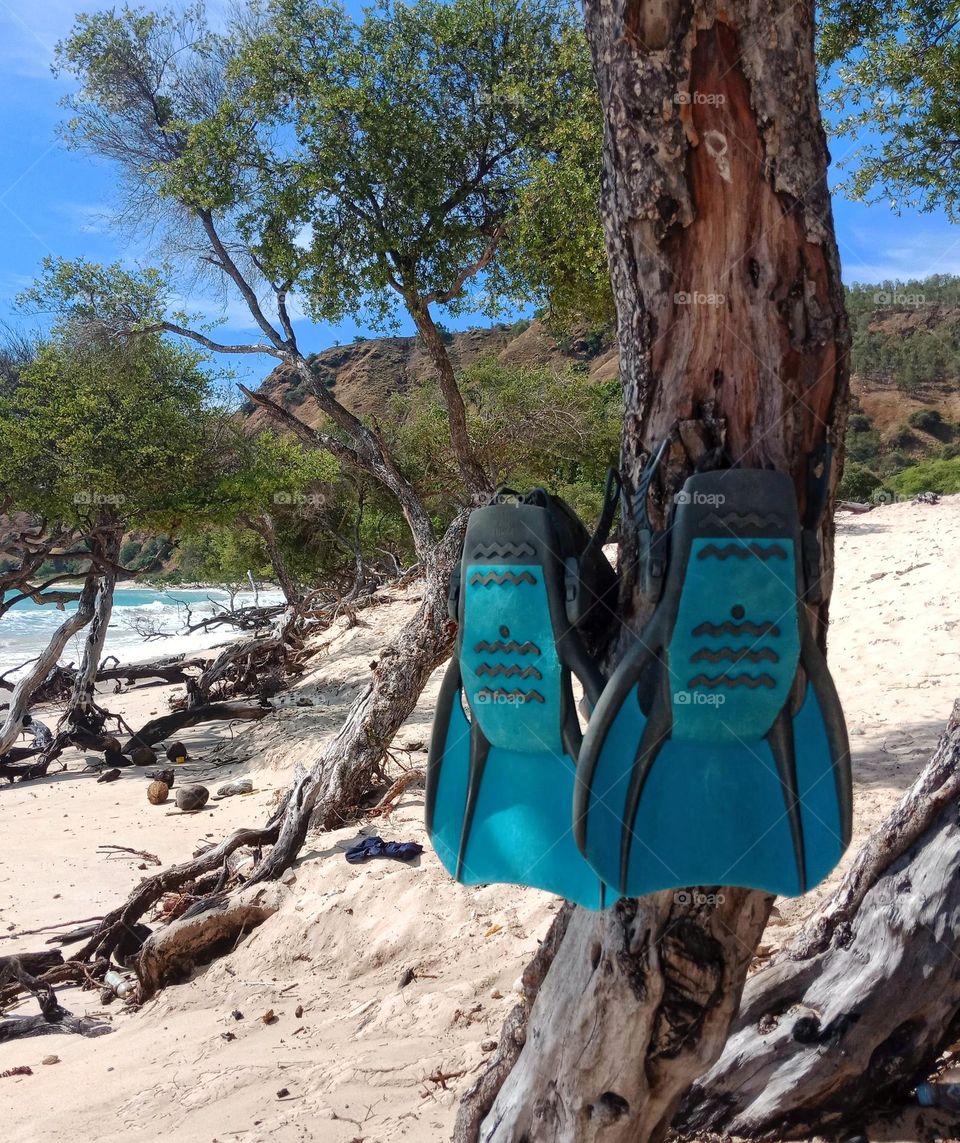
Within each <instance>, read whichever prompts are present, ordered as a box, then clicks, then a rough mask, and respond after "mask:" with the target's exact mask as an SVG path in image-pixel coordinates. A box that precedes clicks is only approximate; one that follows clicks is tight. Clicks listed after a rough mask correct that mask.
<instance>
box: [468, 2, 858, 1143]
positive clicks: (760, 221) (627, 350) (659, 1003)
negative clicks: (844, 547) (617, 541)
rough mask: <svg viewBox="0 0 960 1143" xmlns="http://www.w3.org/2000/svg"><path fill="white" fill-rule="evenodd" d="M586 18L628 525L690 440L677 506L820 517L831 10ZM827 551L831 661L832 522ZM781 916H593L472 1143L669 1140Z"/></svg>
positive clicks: (837, 377) (803, 6) (828, 392)
mask: <svg viewBox="0 0 960 1143" xmlns="http://www.w3.org/2000/svg"><path fill="white" fill-rule="evenodd" d="M585 11H586V19H587V33H588V37H589V40H590V45H591V50H592V52H593V58H594V68H595V72H596V76H597V81H598V85H599V89H600V96H601V102H602V105H603V108H604V116H605V123H604V167H605V177H604V184H603V190H602V194H601V210H602V214H603V221H604V228H605V233H606V239H607V250H608V256H609V262H610V271H611V279H612V283H613V290H614V297H615V301H616V306H617V321H618V336H619V342H620V367H621V380H622V384H623V388H624V399H625V412H624V425H623V435H622V450H621V466H622V470H623V476H624V488H625V494H626V499H627V503H628V505H633V504H634V503H635V496H636V488H637V484H638V479H639V475H640V472H641V469H642V467H643V463H644V461H645V459H646V457H647V456H648V455H649V452H650V450H651V448H652V447H653V446H655V445H656V444H657V443H658V442H659V441H660V440H662V439H663V438H664V437H665V436H667V435H668V433H670V432H671V431H674V432H675V433H676V436H675V443H674V445H673V446H672V449H671V452H670V455H669V457H668V462H667V464H666V465H665V466H664V470H663V473H662V478H661V480H660V481H659V483H658V484H655V486H654V491H655V493H657V494H658V495H659V497H660V500H659V502H660V503H664V502H665V501H666V499H667V497H668V496H669V495H670V494H671V493H672V492H674V491H676V489H677V487H678V486H679V482H680V481H682V480H683V479H684V478H685V477H686V476H687V475H688V474H689V472H690V471H691V470H692V468H693V466H694V465H695V464H696V463H698V462H707V463H710V462H720V463H721V464H741V465H746V466H756V467H768V468H773V469H778V470H781V471H785V472H787V473H789V474H790V475H791V476H792V477H793V480H794V485H795V487H796V491H797V496H798V501H799V504H800V508H801V512H802V511H803V509H804V508H805V502H806V474H807V463H808V456H809V454H810V452H811V451H812V450H813V448H814V447H815V446H818V445H820V444H822V443H824V441H829V442H830V443H831V444H832V445H833V446H834V449H835V455H838V456H839V455H840V453H841V451H842V438H843V429H844V423H845V417H846V409H847V403H848V362H847V350H848V340H849V339H848V329H847V323H846V317H845V313H844V309H843V293H842V287H841V282H840V271H839V260H838V257H837V250H836V246H835V243H834V239H833V224H832V218H831V213H830V202H829V196H828V192H827V185H826V165H827V153H826V146H825V137H824V133H823V129H822V126H821V123H820V117H819V111H818V106H817V96H816V82H815V79H816V72H815V65H814V55H813V5H812V3H809V2H804V3H800V4H798V5H794V6H792V7H791V8H790V9H789V11H787V10H785V9H784V8H783V6H782V5H779V4H776V3H774V2H773V0H750V2H749V3H748V2H747V0H731V2H729V3H727V4H725V5H724V6H723V7H722V8H721V7H719V6H717V5H714V4H713V3H712V2H709V0H647V2H641V0H586V4H585ZM838 478H839V465H838V466H835V469H834V471H833V473H832V481H833V486H834V487H835V483H836V481H837V479H838ZM822 533H823V534H822V543H823V553H824V565H823V566H824V569H825V571H826V574H825V576H824V579H823V583H822V587H823V602H822V603H820V604H819V605H818V606H817V607H816V608H815V609H812V610H811V620H812V621H813V623H814V625H815V629H816V630H817V632H818V635H819V640H820V643H821V645H822V644H823V642H824V636H825V631H826V619H827V604H828V601H829V595H830V587H831V575H830V571H831V569H832V533H833V528H832V519H830V518H828V520H827V521H826V522H825V523H824V525H823V529H822ZM637 553H638V543H637V533H636V520H635V515H634V513H633V512H630V511H628V512H626V513H625V518H624V527H623V540H622V543H621V552H620V566H621V568H624V569H625V575H624V582H623V591H622V594H621V605H622V608H621V615H622V619H623V627H622V630H621V633H620V639H619V649H618V654H622V653H623V650H624V649H625V648H626V646H627V645H628V644H629V642H630V640H631V639H632V638H633V637H634V636H633V633H635V632H636V631H638V630H639V629H640V628H641V627H642V625H643V622H644V621H645V620H646V618H647V617H648V614H649V607H648V605H646V604H645V603H644V602H643V600H642V597H641V596H640V593H639V592H638V590H637V586H638V585H637V581H636V557H637ZM615 657H617V656H616V655H615ZM771 902H772V898H771V897H769V896H768V895H766V894H761V893H757V892H750V891H746V890H741V889H730V888H720V889H718V888H717V887H704V888H703V890H702V891H701V893H700V894H697V893H690V894H683V893H678V894H674V893H672V892H669V893H659V894H654V895H651V896H649V897H645V898H642V899H640V900H639V901H629V902H627V901H622V902H620V903H618V904H617V905H616V907H615V908H613V909H610V910H608V911H607V912H605V913H603V914H600V915H595V914H590V913H587V912H585V911H583V910H579V909H578V910H576V911H574V913H573V915H572V917H571V918H570V921H569V925H568V927H567V930H566V933H565V934H564V936H563V938H562V940H561V942H560V945H559V947H558V949H557V951H556V955H555V957H554V958H553V961H552V964H551V965H550V967H549V969H548V971H547V973H546V975H545V977H544V979H543V983H542V985H541V986H540V987H539V990H538V991H537V993H536V995H535V996H533V997H530V998H529V1000H530V1006H529V1015H528V1018H527V1023H526V1029H525V1033H524V1030H523V1029H522V1028H519V1027H517V1026H516V1025H514V1026H512V1027H511V1029H510V1034H511V1037H512V1039H513V1040H514V1041H515V1042H517V1041H520V1042H522V1044H523V1046H522V1049H521V1050H520V1051H519V1053H518V1056H517V1059H516V1062H515V1064H514V1065H513V1066H512V1068H511V1069H510V1070H509V1073H508V1074H507V1076H506V1078H503V1076H502V1075H497V1076H496V1077H495V1080H494V1083H493V1084H486V1086H485V1088H484V1098H483V1102H484V1103H485V1104H487V1105H488V1106H489V1111H488V1112H487V1114H486V1115H485V1116H484V1117H483V1118H482V1121H480V1117H478V1116H477V1115H475V1114H474V1109H473V1107H472V1106H471V1105H472V1104H473V1103H475V1102H476V1097H475V1094H474V1093H475V1092H476V1091H477V1090H478V1088H474V1089H472V1091H471V1093H469V1094H468V1096H467V1099H466V1101H465V1104H464V1107H463V1109H462V1110H461V1123H462V1125H463V1130H462V1132H461V1133H460V1134H458V1136H457V1139H458V1143H474V1141H476V1140H483V1141H484V1143H507V1141H512V1143H521V1141H522V1143H540V1141H543V1143H591V1141H594V1140H595V1141H597V1143H601V1141H602V1143H645V1141H647V1140H660V1139H662V1138H664V1136H665V1135H666V1132H667V1130H668V1129H669V1125H670V1121H671V1119H672V1117H673V1114H674V1111H675V1109H676V1107H677V1104H678V1103H679V1100H680V1098H681V1097H682V1095H683V1093H684V1091H685V1090H686V1089H687V1087H688V1086H689V1084H690V1083H691V1081H692V1080H693V1079H694V1078H695V1077H696V1076H697V1075H700V1074H702V1073H703V1072H704V1071H705V1070H706V1069H707V1068H708V1067H709V1066H710V1065H711V1064H712V1063H713V1062H714V1061H715V1060H716V1058H717V1057H718V1056H719V1054H720V1052H721V1049H722V1047H723V1044H724V1041H725V1039H726V1036H727V1032H728V1029H729V1025H730V1021H731V1019H732V1018H733V1016H734V1014H735V1012H736V1010H737V1006H738V1004H739V1000H740V994H741V991H742V989H743V986H744V981H745V978H746V971H747V966H748V964H749V963H750V960H751V957H752V953H753V949H754V947H755V945H756V943H757V941H758V940H759V937H760V934H761V932H762V931H763V927H764V924H765V922H766V918H767V915H768V912H769V909H770V905H771ZM501 1070H502V1069H501ZM486 1078H487V1077H484V1078H483V1080H481V1085H483V1084H484V1083H485V1080H486ZM501 1083H502V1086H500V1087H499V1092H498V1093H497V1094H496V1095H495V1097H492V1096H491V1092H490V1090H489V1089H490V1087H491V1086H494V1087H495V1086H498V1085H499V1084H501ZM479 1086H480V1085H478V1087H479Z"/></svg>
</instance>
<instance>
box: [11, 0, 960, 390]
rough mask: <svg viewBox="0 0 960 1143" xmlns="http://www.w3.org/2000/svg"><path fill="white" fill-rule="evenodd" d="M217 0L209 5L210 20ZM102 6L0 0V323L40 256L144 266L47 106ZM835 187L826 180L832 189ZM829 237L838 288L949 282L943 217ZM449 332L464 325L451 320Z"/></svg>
mask: <svg viewBox="0 0 960 1143" xmlns="http://www.w3.org/2000/svg"><path fill="white" fill-rule="evenodd" d="M227 3H228V0H213V2H212V3H210V4H209V8H210V10H211V12H212V13H213V14H214V16H216V15H217V13H218V12H222V11H224V10H225V9H226V7H227ZM105 6H107V5H106V4H103V5H101V4H97V3H95V2H94V3H89V4H87V3H83V2H82V0H0V124H2V127H0V139H2V145H0V235H2V237H0V320H3V321H9V322H12V323H13V324H18V325H20V326H24V325H28V324H29V321H28V320H27V319H25V318H24V317H22V316H17V315H15V314H14V313H13V301H14V297H15V295H16V294H17V292H18V291H20V290H22V289H23V288H24V287H25V286H27V285H28V284H29V283H30V282H31V281H32V279H33V277H34V276H35V274H36V273H37V270H38V267H39V264H40V261H41V259H42V258H43V257H44V256H45V255H47V254H56V255H60V256H63V257H67V258H73V257H79V256H84V257H86V258H90V259H94V260H97V261H114V260H117V259H123V260H127V261H136V260H138V259H141V260H143V261H148V260H149V258H148V251H147V249H146V247H144V248H143V249H142V250H137V249H135V248H131V247H130V245H129V243H128V242H127V241H126V240H125V239H122V238H120V237H118V236H117V235H116V234H115V233H113V232H112V231H111V228H110V214H111V207H112V204H113V201H114V184H115V176H114V172H113V171H112V169H111V168H110V167H109V166H107V165H105V164H101V163H98V162H96V161H95V160H93V159H91V158H90V157H89V156H85V155H81V154H77V153H75V152H70V151H67V150H66V149H65V148H64V147H63V145H62V144H61V143H60V142H59V141H58V140H57V138H56V134H55V128H56V125H57V123H58V121H59V120H60V118H61V116H62V114H63V112H62V110H61V108H60V107H59V106H58V100H59V99H60V98H61V97H62V95H63V94H64V92H65V90H66V87H65V83H64V81H62V80H56V79H54V78H53V76H52V75H51V74H50V62H51V59H52V56H53V46H54V44H55V43H56V41H57V40H58V39H59V38H60V37H61V36H63V35H65V34H66V33H67V32H68V31H69V28H70V26H71V23H72V20H73V17H74V16H75V15H76V14H77V13H78V12H80V11H84V10H95V9H96V8H97V7H105ZM852 147H853V144H852V143H851V142H850V141H849V140H843V139H834V140H832V142H831V151H832V153H833V156H834V159H835V160H839V159H842V158H843V157H844V155H845V154H847V153H848V152H850V151H851V149H852ZM838 178H839V174H838V173H836V172H835V176H834V181H835V182H836V181H837V179H838ZM834 213H835V219H836V226H837V238H838V241H839V244H840V254H841V259H842V262H843V272H844V278H845V280H846V281H848V282H854V281H877V280H879V279H882V278H914V277H924V276H926V275H927V274H932V273H954V274H960V226H952V225H950V223H949V222H948V221H947V219H946V218H945V217H943V216H940V215H937V214H923V215H921V214H917V213H913V212H904V213H903V214H902V215H900V216H897V215H896V214H894V213H893V212H892V211H891V210H890V209H889V208H887V207H886V206H885V205H883V204H878V205H874V206H870V207H867V206H864V205H862V204H858V203H852V202H848V201H847V200H846V199H844V197H843V196H842V194H837V195H835V197H834ZM185 308H188V309H191V310H202V311H203V312H204V313H205V315H206V316H207V317H208V318H209V319H210V320H217V319H219V318H220V317H221V316H222V319H223V324H222V326H221V327H220V328H219V329H218V331H217V336H218V337H220V338H221V339H222V340H230V341H232V340H238V341H244V340H248V339H250V338H251V336H252V333H253V330H252V324H253V323H252V321H251V320H250V318H249V315H248V314H247V312H246V310H245V308H244V307H243V305H242V303H240V302H239V300H235V301H230V302H228V303H227V306H226V308H225V309H223V308H222V307H221V305H220V304H219V303H218V302H216V301H214V300H212V299H206V298H202V297H196V296H192V297H190V298H189V299H188V300H187V304H186V307H185ZM449 324H451V325H454V326H462V325H464V324H469V323H467V322H464V321H460V322H450V323H449ZM299 329H300V336H301V344H302V345H303V346H304V348H307V349H309V350H317V349H322V348H324V347H326V346H328V345H332V344H333V343H334V341H335V340H337V339H339V340H340V341H350V340H352V339H353V337H354V335H355V334H356V333H357V332H364V333H367V332H369V331H367V330H360V329H359V328H358V327H357V326H355V325H352V324H345V325H342V326H340V327H338V328H332V327H329V326H328V327H323V326H314V327H305V326H304V324H303V323H300V326H299ZM224 364H225V365H229V366H230V367H232V368H234V369H235V370H236V372H237V373H238V375H240V376H241V377H244V378H246V379H248V380H257V379H259V378H260V377H262V376H264V375H265V374H266V373H267V372H268V371H269V369H270V367H271V364H272V363H271V360H270V359H268V358H248V357H244V358H231V359H230V360H229V361H224Z"/></svg>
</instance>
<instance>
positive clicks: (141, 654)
mask: <svg viewBox="0 0 960 1143" xmlns="http://www.w3.org/2000/svg"><path fill="white" fill-rule="evenodd" d="M58 586H62V585H58ZM279 598H280V595H279V593H278V592H276V591H261V592H260V593H259V602H260V603H261V604H270V603H274V602H277V600H279ZM236 602H237V603H238V604H245V603H252V602H253V594H252V593H251V592H249V591H246V592H242V593H240V594H238V595H237V596H236ZM228 603H229V596H228V594H227V592H225V591H223V590H220V589H217V588H201V589H197V588H191V589H185V588H170V589H168V590H165V591H161V590H157V589H154V588H148V587H119V588H117V591H116V594H115V596H114V604H113V614H112V616H111V618H110V627H109V629H108V632H107V642H106V647H105V650H104V654H106V655H116V656H117V658H118V659H119V660H120V661H121V662H122V663H131V662H142V661H144V660H145V659H153V658H158V657H160V656H164V655H174V654H179V653H180V652H181V651H193V650H199V649H200V648H203V647H211V646H215V645H217V644H221V643H226V642H229V641H230V640H231V639H233V638H235V637H236V631H235V629H234V628H232V627H219V628H216V629H214V630H213V631H211V632H202V631H201V632H196V633H194V634H192V635H185V634H184V633H183V629H184V627H185V626H186V624H187V621H188V617H187V609H188V608H189V610H190V613H191V617H192V620H193V622H196V621H197V620H198V619H202V618H204V617H206V616H209V615H212V614H213V613H214V612H215V611H217V610H220V609H223V608H224V607H225V606H226V605H227V604H228ZM76 609H77V605H76V604H75V603H68V604H67V605H66V607H65V610H64V611H59V610H58V609H57V608H56V607H51V606H40V605H38V604H36V603H33V602H32V601H31V600H23V601H21V602H20V603H17V604H14V606H13V607H12V608H11V609H10V610H9V611H8V612H7V613H6V614H5V615H3V616H2V617H0V674H3V673H4V672H6V671H9V670H10V668H11V667H17V666H19V665H21V664H23V663H25V662H26V661H27V660H28V659H31V658H33V657H34V656H35V655H38V654H39V653H40V651H41V650H43V648H44V647H45V646H46V645H47V643H48V642H49V640H50V636H51V635H52V634H53V632H54V631H55V630H56V629H57V627H59V625H60V624H61V623H62V622H63V621H64V619H65V618H66V615H67V613H69V612H71V611H76ZM147 633H156V634H157V635H158V636H162V637H157V638H147ZM82 653H83V632H81V633H80V634H78V635H76V636H74V637H73V638H72V639H71V640H70V641H69V642H68V643H67V646H66V647H65V648H64V652H63V655H62V656H61V658H60V661H61V663H69V662H71V661H73V662H74V663H79V662H80V657H81V655H82ZM17 674H19V672H17V673H15V674H13V675H10V676H8V677H9V678H11V679H15V678H16V677H17Z"/></svg>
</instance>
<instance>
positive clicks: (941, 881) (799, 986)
mask: <svg viewBox="0 0 960 1143" xmlns="http://www.w3.org/2000/svg"><path fill="white" fill-rule="evenodd" d="M958 797H960V701H958V702H956V703H955V704H954V708H953V713H952V716H951V718H950V721H949V723H948V724H947V729H946V731H945V732H944V734H943V737H942V738H941V740H940V743H939V745H938V746H937V750H936V752H935V753H934V755H933V757H932V758H931V760H930V762H929V763H928V764H927V766H926V768H925V769H924V771H923V773H922V774H921V775H920V777H919V778H918V779H917V781H916V782H915V783H914V784H913V786H912V787H911V788H910V789H909V790H908V791H907V792H906V794H905V795H904V796H903V798H902V799H901V801H900V803H899V805H898V806H897V807H896V808H895V809H894V810H893V812H892V813H891V814H890V816H889V817H888V818H887V820H886V822H885V823H884V825H883V827H882V828H881V829H880V830H878V831H877V833H876V834H874V836H873V837H871V838H870V839H869V841H867V843H866V844H865V845H864V847H863V849H862V850H861V852H860V853H859V854H858V856H857V860H856V861H855V862H854V865H853V866H852V867H851V869H850V871H849V872H848V873H847V875H846V877H845V878H844V880H843V882H842V883H841V885H840V887H839V888H838V889H837V891H836V892H835V893H834V894H833V896H832V897H831V898H830V900H829V901H827V902H826V903H825V905H823V906H822V907H821V908H820V909H819V910H818V912H817V914H816V915H815V916H814V917H813V918H812V919H811V921H810V922H808V924H807V925H806V926H805V927H804V928H803V929H802V930H801V931H800V932H799V933H798V934H797V937H796V938H795V939H794V940H793V941H791V943H790V945H789V947H788V948H786V949H785V950H784V951H783V952H782V953H781V954H780V955H779V957H778V958H777V960H776V961H775V962H773V963H771V964H770V965H769V966H768V967H767V968H765V969H763V970H761V971H760V972H758V973H757V974H756V975H755V976H753V977H752V978H751V980H750V983H749V984H748V985H747V987H746V989H745V990H744V994H743V1006H742V1008H741V1011H740V1014H739V1016H738V1018H737V1021H736V1025H735V1027H734V1029H733V1032H732V1034H731V1037H730V1039H729V1041H728V1043H727V1046H726V1048H725V1049H724V1052H723V1055H722V1056H721V1057H720V1059H719V1061H718V1062H717V1063H716V1065H715V1066H714V1067H713V1068H712V1069H711V1070H710V1071H709V1072H708V1073H707V1075H705V1076H704V1077H703V1078H702V1079H701V1080H700V1081H699V1082H698V1083H697V1084H696V1085H695V1086H694V1087H693V1089H692V1090H691V1091H690V1093H689V1095H688V1096H687V1097H686V1098H685V1099H684V1102H683V1106H682V1108H681V1113H680V1116H679V1119H678V1123H677V1126H678V1127H679V1128H680V1129H681V1130H682V1131H685V1132H687V1131H689V1132H694V1131H702V1130H710V1131H717V1132H723V1133H730V1134H733V1135H737V1136H741V1135H743V1136H749V1137H751V1138H762V1139H801V1138H803V1139H805V1138H808V1137H809V1136H810V1135H814V1134H820V1133H827V1134H829V1135H831V1136H833V1135H834V1134H835V1133H836V1131H837V1129H838V1128H839V1127H840V1126H841V1125H847V1126H848V1129H856V1128H859V1127H860V1126H861V1124H862V1123H863V1120H864V1119H865V1118H866V1116H867V1114H868V1113H869V1111H870V1110H871V1109H872V1108H876V1106H877V1105H878V1103H881V1102H883V1101H884V1100H888V1099H892V1098H895V1097H903V1096H905V1095H906V1094H907V1092H908V1091H909V1090H910V1089H911V1088H912V1087H913V1086H914V1085H915V1083H916V1082H917V1081H918V1080H920V1079H923V1078H926V1076H927V1075H929V1074H930V1072H931V1071H932V1070H933V1067H934V1063H935V1061H936V1059H937V1057H938V1056H939V1054H940V1053H941V1052H942V1051H943V1050H944V1049H945V1048H947V1047H949V1046H950V1045H951V1044H953V1043H954V1042H955V1040H956V1039H957V1035H958V1033H960V974H958V972H957V956H956V951H955V950H956V948H957V946H958V944H960V827H958V823H957V799H958Z"/></svg>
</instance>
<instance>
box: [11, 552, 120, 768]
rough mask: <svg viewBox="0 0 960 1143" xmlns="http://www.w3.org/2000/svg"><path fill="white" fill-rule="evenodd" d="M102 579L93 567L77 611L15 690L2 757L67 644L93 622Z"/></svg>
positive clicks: (59, 629)
mask: <svg viewBox="0 0 960 1143" xmlns="http://www.w3.org/2000/svg"><path fill="white" fill-rule="evenodd" d="M98 578H99V577H98V572H97V571H96V570H95V569H94V568H91V569H90V571H89V572H88V573H87V578H86V580H85V581H84V585H83V591H82V592H81V595H80V600H79V602H78V604H77V610H76V611H75V612H74V613H73V614H72V615H71V616H69V617H68V618H67V619H65V620H64V621H63V623H61V624H60V626H59V627H58V628H57V630H56V631H55V632H54V634H53V637H52V638H51V640H50V642H49V643H48V644H47V647H46V650H44V652H43V654H42V655H40V657H39V658H38V659H37V660H36V662H35V663H34V664H33V667H32V668H31V669H30V672H29V673H28V674H26V675H24V676H23V678H22V679H21V680H20V681H19V682H18V683H17V685H16V687H15V688H14V692H13V696H12V697H11V699H10V709H9V710H8V711H7V718H6V721H5V722H4V724H3V726H2V727H0V756H2V755H3V754H4V753H6V751H7V750H9V749H10V747H11V746H12V745H13V744H14V742H16V740H17V736H18V735H19V734H20V731H21V729H22V728H23V716H24V715H25V714H26V713H27V709H28V708H29V706H30V700H31V699H32V697H33V693H34V691H36V690H37V688H38V687H39V686H40V684H41V683H42V682H43V680H44V679H45V678H46V677H47V675H48V674H49V673H50V671H51V670H53V668H54V667H55V666H56V665H57V660H58V659H59V658H60V655H61V654H62V653H63V649H64V647H66V645H67V641H68V640H69V639H71V638H72V637H73V636H74V635H76V633H77V632H78V631H82V630H83V628H84V627H86V625H87V624H88V623H89V622H90V620H91V618H92V616H93V608H94V602H95V599H96V594H97V580H98Z"/></svg>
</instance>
